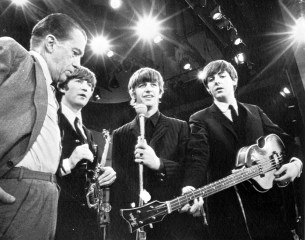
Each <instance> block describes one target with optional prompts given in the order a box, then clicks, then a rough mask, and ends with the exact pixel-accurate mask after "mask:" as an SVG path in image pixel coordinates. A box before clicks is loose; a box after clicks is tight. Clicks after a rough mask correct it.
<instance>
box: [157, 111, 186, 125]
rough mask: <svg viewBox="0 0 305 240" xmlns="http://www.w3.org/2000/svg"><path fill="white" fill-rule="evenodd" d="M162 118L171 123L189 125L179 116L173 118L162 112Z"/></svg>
mask: <svg viewBox="0 0 305 240" xmlns="http://www.w3.org/2000/svg"><path fill="white" fill-rule="evenodd" d="M160 118H161V120H163V121H166V122H168V123H169V124H174V125H180V126H183V125H186V126H187V122H186V121H184V120H181V119H178V118H173V117H167V116H165V115H164V114H162V113H161V115H160Z"/></svg>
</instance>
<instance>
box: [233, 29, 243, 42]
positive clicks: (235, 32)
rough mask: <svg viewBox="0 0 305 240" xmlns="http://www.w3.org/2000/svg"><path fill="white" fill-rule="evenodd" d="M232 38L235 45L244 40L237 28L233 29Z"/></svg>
mask: <svg viewBox="0 0 305 240" xmlns="http://www.w3.org/2000/svg"><path fill="white" fill-rule="evenodd" d="M230 40H231V42H233V44H234V45H238V44H241V43H242V42H243V40H242V39H241V38H240V36H239V34H238V33H237V30H236V28H232V29H231V31H230Z"/></svg>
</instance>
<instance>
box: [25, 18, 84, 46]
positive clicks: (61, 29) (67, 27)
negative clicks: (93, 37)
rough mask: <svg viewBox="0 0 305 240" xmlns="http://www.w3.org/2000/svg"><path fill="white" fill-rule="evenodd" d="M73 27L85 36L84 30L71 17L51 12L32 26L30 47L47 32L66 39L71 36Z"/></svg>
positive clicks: (63, 39) (38, 41) (59, 38)
mask: <svg viewBox="0 0 305 240" xmlns="http://www.w3.org/2000/svg"><path fill="white" fill-rule="evenodd" d="M74 29H78V30H80V31H81V32H82V33H83V34H84V36H85V38H86V39H87V34H86V32H85V30H84V29H83V28H82V27H81V26H80V25H79V24H78V23H77V22H76V21H75V20H74V19H72V18H71V17H69V16H68V15H66V14H63V13H53V14H50V15H48V16H46V17H45V18H43V19H42V20H40V21H39V22H38V23H37V24H36V25H35V26H34V28H33V30H32V34H31V40H30V48H31V49H32V48H34V47H36V46H38V45H39V44H40V42H41V41H42V39H43V38H44V37H45V36H47V35H48V34H52V35H54V36H55V37H56V38H57V39H58V40H61V41H66V40H69V39H70V38H71V32H72V31H73V30H74Z"/></svg>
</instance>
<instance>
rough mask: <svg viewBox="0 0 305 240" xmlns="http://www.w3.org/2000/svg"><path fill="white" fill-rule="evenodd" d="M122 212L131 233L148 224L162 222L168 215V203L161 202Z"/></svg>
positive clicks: (122, 210)
mask: <svg viewBox="0 0 305 240" xmlns="http://www.w3.org/2000/svg"><path fill="white" fill-rule="evenodd" d="M120 211H121V216H122V217H123V218H124V220H125V221H126V222H127V223H128V224H129V229H130V233H132V232H134V231H135V230H137V229H139V228H141V227H144V226H146V225H148V224H152V223H155V222H160V221H162V220H163V218H164V217H165V216H166V215H167V214H168V211H167V206H166V203H164V202H159V201H153V202H151V203H148V204H146V205H144V206H142V207H136V208H130V209H121V210H120Z"/></svg>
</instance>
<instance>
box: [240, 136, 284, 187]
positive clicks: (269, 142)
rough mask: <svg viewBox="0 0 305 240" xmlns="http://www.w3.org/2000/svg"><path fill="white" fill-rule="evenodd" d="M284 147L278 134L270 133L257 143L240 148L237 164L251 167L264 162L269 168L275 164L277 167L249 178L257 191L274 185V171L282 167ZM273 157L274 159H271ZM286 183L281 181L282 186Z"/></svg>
mask: <svg viewBox="0 0 305 240" xmlns="http://www.w3.org/2000/svg"><path fill="white" fill-rule="evenodd" d="M284 149H285V147H284V143H283V142H282V140H281V139H280V138H279V137H278V136H277V135H275V134H270V135H268V136H266V137H261V138H259V139H258V140H257V144H253V145H251V146H247V147H243V148H241V149H240V150H239V152H238V154H237V157H236V166H237V167H242V166H244V167H247V168H249V167H252V166H254V165H259V164H263V165H264V167H266V168H268V167H272V166H273V165H274V164H275V165H276V166H275V169H273V170H270V171H268V172H266V173H264V174H261V175H259V176H257V177H254V178H252V179H250V180H249V181H250V182H251V183H252V186H253V187H254V188H255V189H256V190H257V191H259V192H265V191H268V190H269V189H271V188H272V187H273V183H274V178H275V177H274V172H275V171H276V170H277V169H279V168H280V167H281V162H282V158H283V155H284ZM271 158H272V159H273V160H274V161H270V159H271ZM284 185H285V184H283V183H279V186H281V187H282V186H284ZM286 185H287V184H286Z"/></svg>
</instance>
